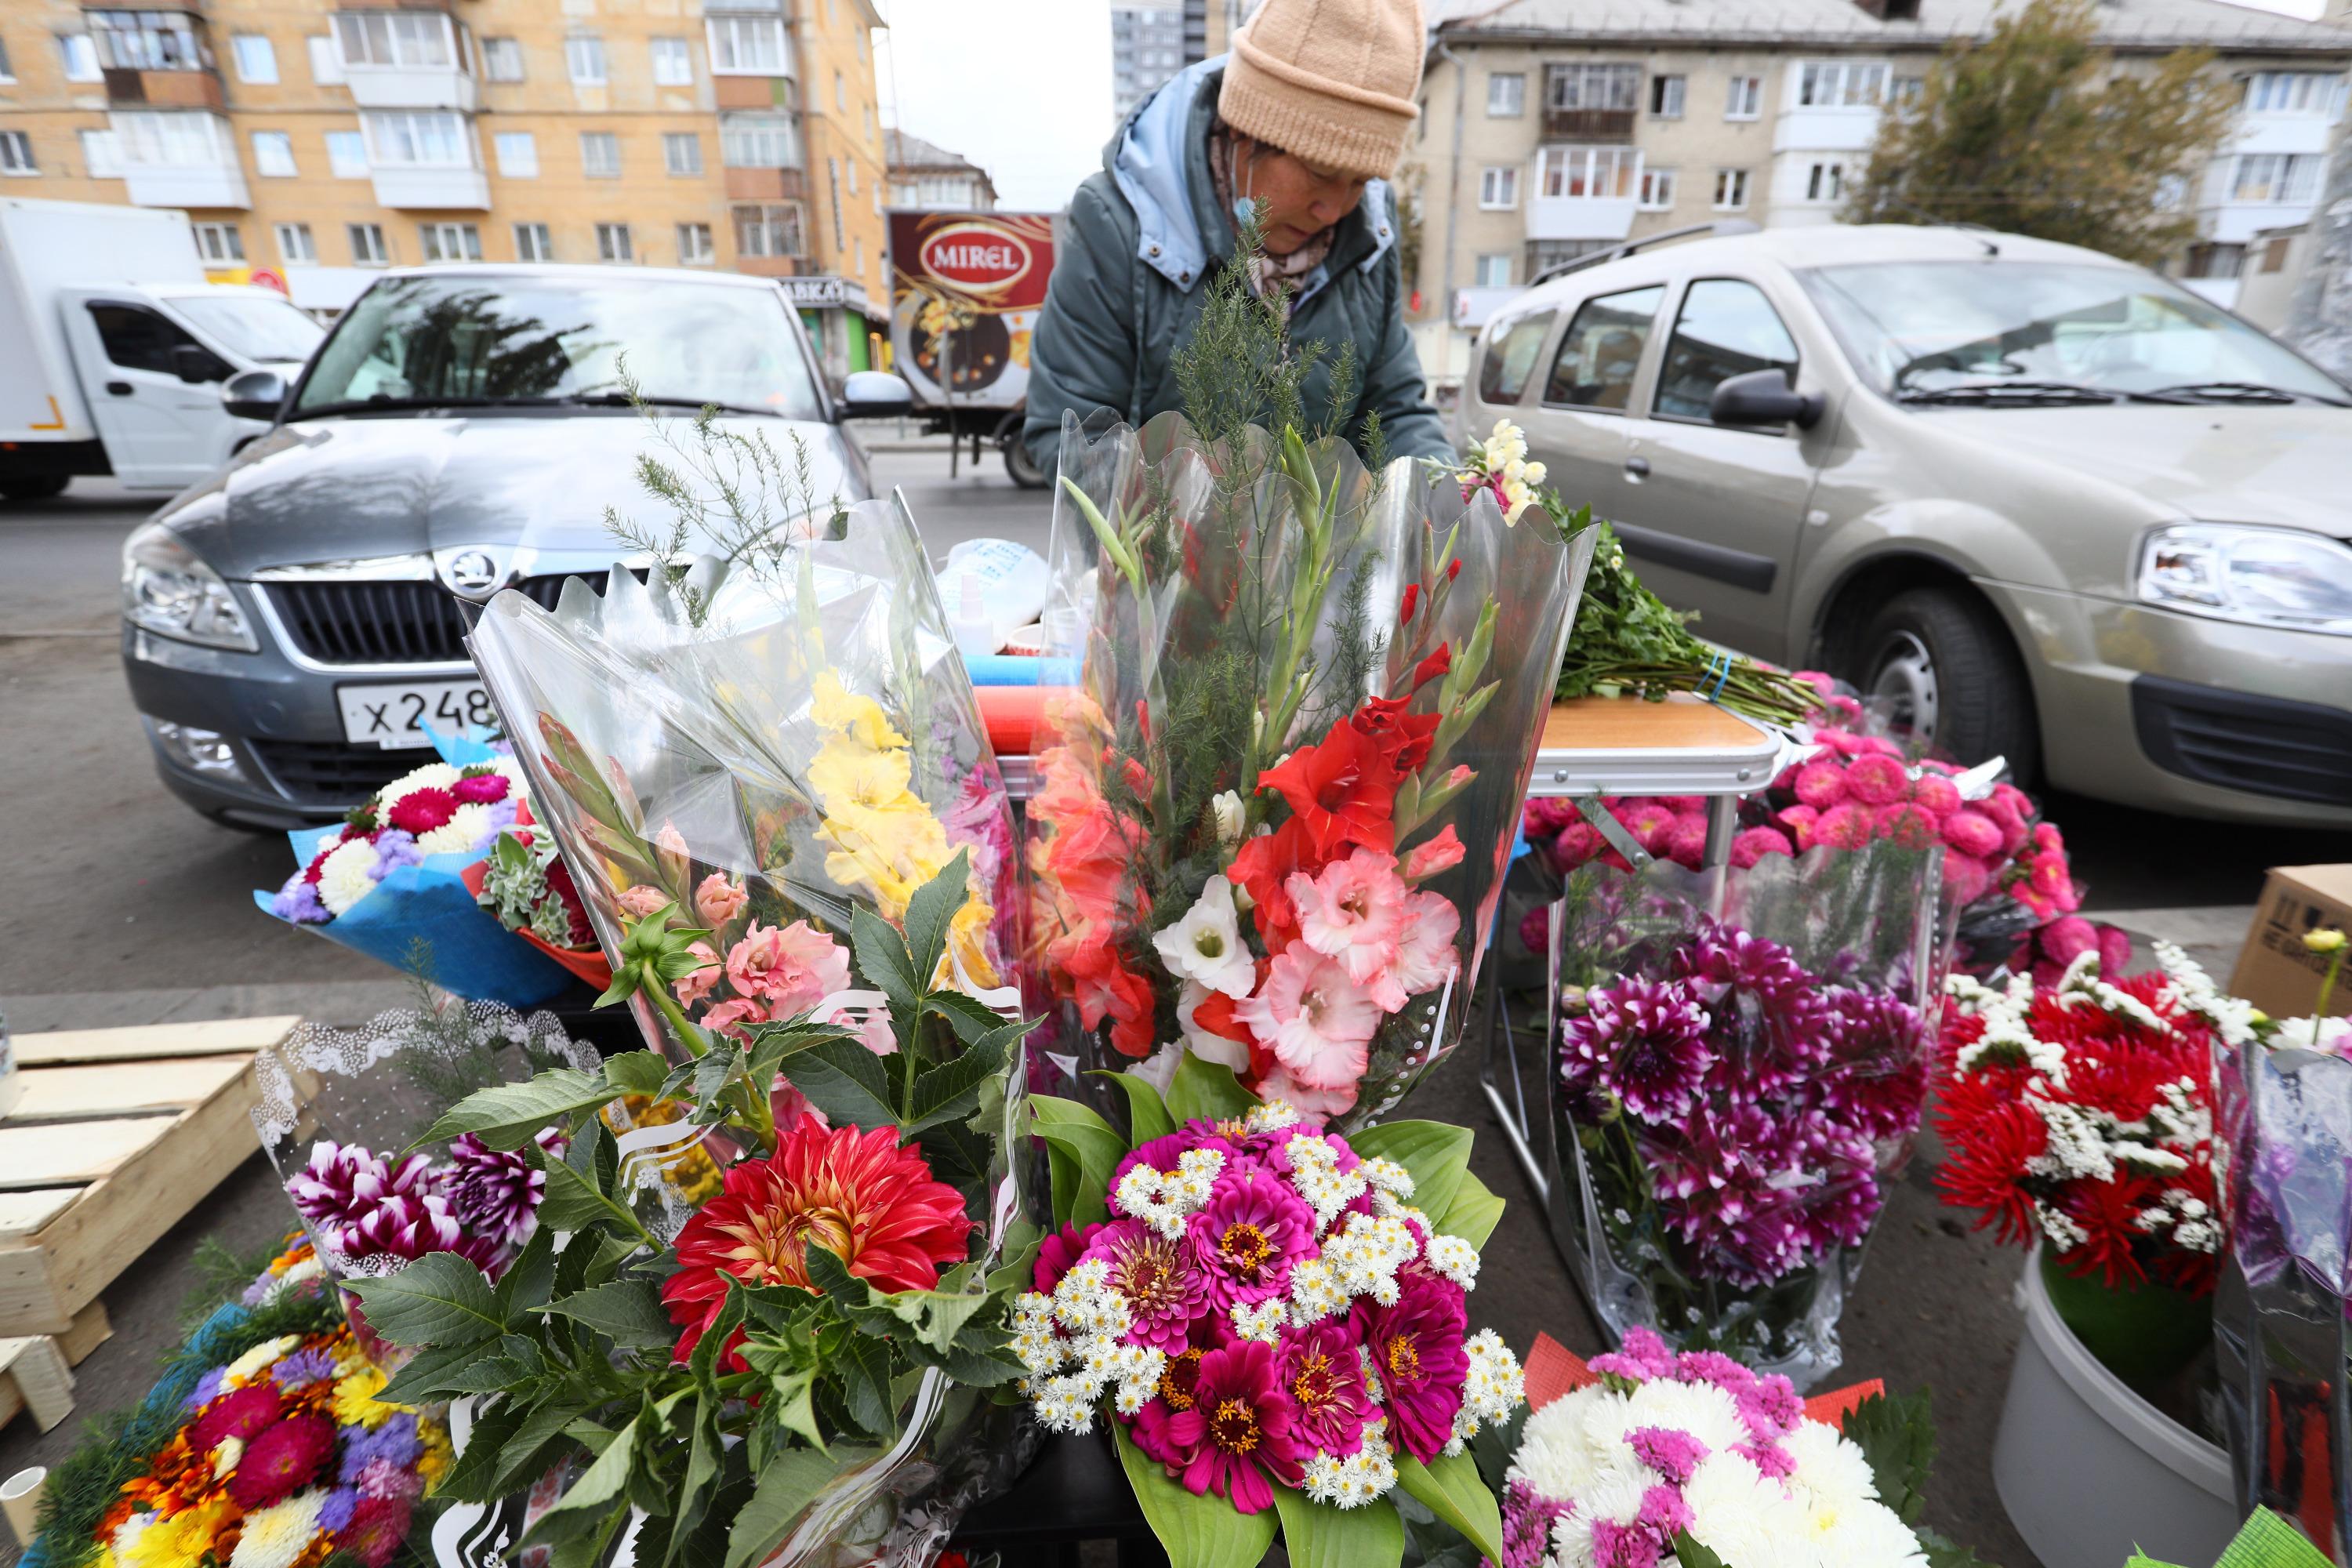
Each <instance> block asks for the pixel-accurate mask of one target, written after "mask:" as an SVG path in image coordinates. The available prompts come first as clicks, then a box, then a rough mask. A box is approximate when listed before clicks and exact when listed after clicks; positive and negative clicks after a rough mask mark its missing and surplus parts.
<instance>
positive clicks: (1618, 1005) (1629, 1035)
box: [1560, 975, 1715, 1121]
mask: <svg viewBox="0 0 2352 1568" xmlns="http://www.w3.org/2000/svg"><path fill="white" fill-rule="evenodd" d="M1585 1005H1586V1012H1585V1014H1584V1016H1581V1017H1578V1018H1571V1019H1570V1020H1568V1021H1567V1023H1566V1024H1565V1025H1564V1026H1563V1027H1562V1029H1561V1031H1560V1070H1561V1073H1562V1074H1563V1076H1564V1077H1565V1079H1566V1081H1567V1082H1568V1084H1569V1085H1570V1087H1571V1088H1575V1089H1583V1090H1584V1091H1585V1092H1587V1093H1592V1092H1595V1091H1599V1092H1601V1093H1606V1094H1611V1095H1614V1096H1615V1097H1616V1098H1617V1099H1618V1100H1622V1101H1623V1102H1624V1106H1625V1109H1626V1110H1630V1111H1632V1112H1633V1114H1634V1115H1635V1116H1637V1117H1639V1118H1641V1119H1642V1120H1643V1121H1672V1120H1673V1119H1674V1118H1675V1117H1677V1116H1680V1115H1682V1114H1683V1113H1684V1112H1685V1111H1687V1110H1690V1108H1691V1107H1692V1106H1693V1105H1694V1104H1696V1102H1697V1100H1698V1096H1699V1092H1700V1090H1701V1089H1702V1087H1703V1086H1704V1085H1705V1083H1706V1070H1707V1068H1710V1067H1712V1066H1714V1065H1715V1053H1714V1052H1713V1051H1710V1050H1709V1049H1708V1048H1707V1045H1706V1032H1707V1025H1708V1018H1707V1014H1706V1009H1705V1008H1703V1007H1701V1006H1700V1005H1698V1004H1697V1003H1696V1001H1694V1000H1693V999H1692V998H1691V996H1690V994H1688V992H1687V991H1685V989H1684V988H1683V987H1682V986H1680V985H1675V984H1664V985H1662V984H1656V983H1655V982H1653V981H1648V980H1643V979H1642V978H1641V977H1639V976H1638V975H1629V976H1627V977H1625V978H1624V979H1622V980H1620V981H1619V982H1617V984H1613V985H1611V986H1609V987H1608V988H1606V989H1605V990H1596V991H1593V992H1591V993H1590V994H1588V995H1587V996H1586V998H1585Z"/></svg>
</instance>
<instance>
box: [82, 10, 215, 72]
mask: <svg viewBox="0 0 2352 1568" xmlns="http://www.w3.org/2000/svg"><path fill="white" fill-rule="evenodd" d="M82 20H83V21H84V22H86V23H88V24H89V36H90V39H91V41H92V42H93V43H95V44H96V45H97V46H98V62H99V64H100V65H101V66H105V67H108V68H111V69H114V70H125V71H192V70H202V69H203V68H204V67H205V59H204V57H203V55H202V53H201V52H200V51H199V50H198V49H197V47H196V26H195V21H194V18H193V17H191V16H187V15H186V14H185V13H184V12H179V11H85V12H83V13H82Z"/></svg>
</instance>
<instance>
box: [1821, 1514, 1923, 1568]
mask: <svg viewBox="0 0 2352 1568" xmlns="http://www.w3.org/2000/svg"><path fill="white" fill-rule="evenodd" d="M1816 1550H1817V1552H1818V1553H1819V1557H1820V1561H1821V1562H1822V1563H1824V1564H1826V1565H1827V1568H1925V1565H1926V1563H1927V1552H1926V1551H1925V1550H1923V1549H1922V1548H1921V1546H1920V1544H1919V1538H1918V1537H1917V1536H1916V1535H1914V1534H1913V1533H1912V1532H1911V1527H1910V1526H1909V1525H1907V1524H1905V1523H1904V1522H1903V1521H1902V1519H1901V1518H1900V1517H1899V1516H1898V1515H1897V1514H1896V1513H1895V1510H1893V1509H1891V1508H1888V1507H1887V1506H1886V1505H1885V1503H1882V1502H1859V1503H1855V1504H1853V1505H1852V1506H1850V1507H1848V1508H1845V1509H1843V1510H1840V1511H1839V1513H1838V1514H1837V1516H1836V1518H1835V1519H1834V1520H1833V1521H1829V1528H1828V1529H1827V1530H1825V1531H1822V1535H1821V1537H1820V1539H1819V1542H1818V1543H1817V1548H1816Z"/></svg>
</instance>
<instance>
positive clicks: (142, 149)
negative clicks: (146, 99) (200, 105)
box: [107, 109, 253, 208]
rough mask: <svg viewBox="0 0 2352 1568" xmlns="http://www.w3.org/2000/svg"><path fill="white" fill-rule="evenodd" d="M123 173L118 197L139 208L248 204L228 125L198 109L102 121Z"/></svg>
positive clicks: (121, 114) (118, 115)
mask: <svg viewBox="0 0 2352 1568" xmlns="http://www.w3.org/2000/svg"><path fill="white" fill-rule="evenodd" d="M107 119H108V123H109V125H110V127H111V129H112V130H113V132H114V142H115V146H116V147H117V148H118V149H119V152H120V157H121V169H122V180H123V194H124V195H126V196H128V197H129V198H130V201H131V205H133V206H140V207H231V208H242V207H248V206H251V205H253V200H252V197H251V196H250V195H247V191H246V187H245V170H244V169H243V167H242V166H240V165H239V164H238V163H237V160H236V139H235V137H234V136H233V135H232V133H231V132H230V131H229V127H228V121H227V120H226V118H224V117H223V116H221V115H217V114H211V113H206V112H205V111H203V110H153V109H137V110H118V111H116V112H115V113H113V114H110V115H109V116H108V117H107Z"/></svg>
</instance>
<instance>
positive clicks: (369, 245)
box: [343, 223, 392, 267]
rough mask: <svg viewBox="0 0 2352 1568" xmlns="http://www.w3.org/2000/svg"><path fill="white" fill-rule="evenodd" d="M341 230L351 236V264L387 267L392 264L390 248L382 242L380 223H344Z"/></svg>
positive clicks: (381, 226) (355, 265)
mask: <svg viewBox="0 0 2352 1568" xmlns="http://www.w3.org/2000/svg"><path fill="white" fill-rule="evenodd" d="M343 232H344V233H346V234H348V235H350V236H351V237H352V266H354V267H388V266H390V265H391V264H392V250H391V248H390V247H387V246H386V245H385V244H384V242H383V225H382V224H380V223H352V224H345V225H344V226H343Z"/></svg>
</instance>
